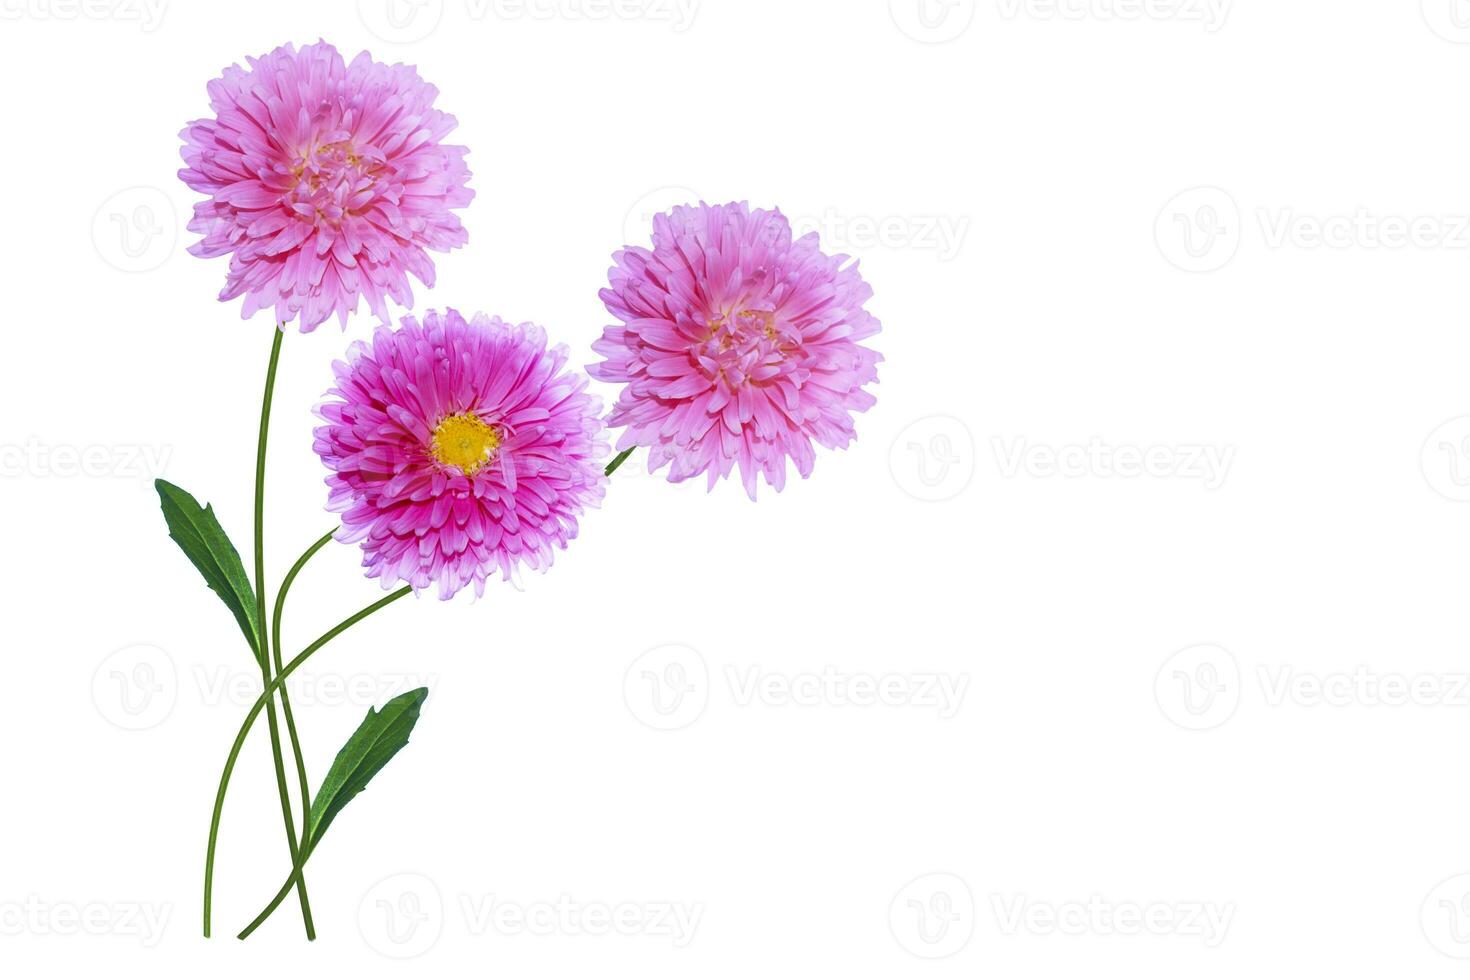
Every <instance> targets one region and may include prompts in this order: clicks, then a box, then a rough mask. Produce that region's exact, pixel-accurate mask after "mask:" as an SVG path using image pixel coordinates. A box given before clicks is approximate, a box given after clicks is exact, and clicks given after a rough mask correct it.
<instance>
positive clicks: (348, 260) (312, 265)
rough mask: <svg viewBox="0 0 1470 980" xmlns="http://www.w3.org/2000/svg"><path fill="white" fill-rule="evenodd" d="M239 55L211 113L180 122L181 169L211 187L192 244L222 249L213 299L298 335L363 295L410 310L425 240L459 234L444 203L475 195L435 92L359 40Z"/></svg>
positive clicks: (427, 276)
mask: <svg viewBox="0 0 1470 980" xmlns="http://www.w3.org/2000/svg"><path fill="white" fill-rule="evenodd" d="M246 61H247V62H248V63H249V68H241V67H239V66H238V65H231V66H230V67H229V68H226V69H225V71H224V74H223V75H222V76H221V77H219V78H217V79H215V80H214V81H212V82H210V83H209V86H208V89H209V100H210V107H211V109H212V110H213V111H214V117H213V118H210V119H200V120H197V121H195V122H192V123H190V124H189V125H188V126H187V127H185V129H184V130H183V132H182V133H180V136H181V137H182V138H183V140H184V146H183V148H182V150H181V153H182V155H183V158H184V162H185V163H186V164H188V166H186V167H185V168H184V169H183V170H180V171H179V177H180V179H182V180H183V181H184V183H185V184H187V185H189V187H190V188H192V189H193V190H196V191H199V192H201V193H204V194H208V195H209V199H208V200H207V201H202V202H200V203H199V204H196V205H195V206H194V219H193V220H192V221H191V222H189V230H190V231H195V232H198V233H200V234H202V235H203V236H204V238H203V240H202V241H200V242H198V243H196V244H194V245H193V246H191V247H190V248H189V251H190V252H192V253H193V254H194V255H198V256H202V257H206V258H208V257H213V256H217V255H229V256H230V268H229V272H228V274H227V275H226V279H225V288H224V290H223V291H222V292H221V293H220V297H219V298H220V299H221V300H226V301H227V300H232V299H234V298H235V297H237V296H244V297H245V302H244V306H243V307H242V309H241V314H242V315H243V316H245V317H249V316H251V315H253V314H254V313H255V312H257V311H258V310H265V309H270V310H274V311H275V317H276V320H277V321H279V322H280V323H282V324H284V323H287V322H290V321H291V320H295V319H297V318H298V317H299V319H300V326H301V330H302V331H303V332H306V331H310V330H313V329H315V328H316V327H317V325H319V324H320V323H322V321H324V320H326V319H327V318H328V317H329V316H331V315H332V314H333V313H335V314H336V315H337V317H338V318H339V319H340V320H341V322H342V325H343V326H344V327H345V326H346V325H347V317H348V314H350V313H353V312H355V311H356V310H357V306H358V300H359V299H360V298H361V299H366V300H367V304H368V308H369V309H370V310H372V312H374V313H376V314H377V315H378V317H379V319H380V320H383V321H384V322H386V321H387V319H388V307H387V302H386V300H388V299H391V300H393V302H394V303H396V304H398V305H399V306H401V307H405V308H407V307H411V306H412V305H413V290H412V288H411V287H410V286H409V282H408V274H409V273H412V274H413V275H414V276H415V277H416V278H417V279H418V280H419V281H420V282H422V283H423V284H424V285H425V286H433V284H434V263H433V262H432V261H431V260H430V259H429V255H428V250H430V249H433V250H434V251H439V252H445V251H448V250H449V249H452V248H456V247H458V246H460V245H463V244H464V243H465V239H466V235H465V230H464V228H463V227H462V226H461V225H460V222H459V218H458V216H456V215H455V214H454V213H453V212H454V209H456V208H463V207H464V206H465V205H467V204H469V202H470V199H471V198H472V197H473V196H474V192H473V191H471V190H469V188H468V187H466V186H465V185H466V183H467V181H468V180H469V178H470V172H469V170H468V169H467V168H466V166H465V153H466V150H465V148H464V147H462V146H451V145H447V144H445V143H444V142H443V140H444V137H445V136H447V135H448V134H449V132H450V131H451V130H452V129H454V127H455V125H456V122H455V119H454V117H453V116H451V115H448V114H446V113H443V112H440V111H439V110H437V109H435V108H434V99H435V97H436V96H437V95H438V90H437V89H435V88H434V86H432V85H430V84H428V83H427V82H425V81H424V80H423V79H421V78H419V76H418V72H417V71H415V70H414V69H413V68H412V67H410V66H407V65H384V64H380V63H378V62H376V61H373V59H372V58H371V57H370V56H369V55H368V53H367V52H365V51H364V52H363V53H361V54H359V55H358V56H357V57H356V58H354V59H353V61H352V64H351V65H348V64H346V63H344V62H343V60H342V56H341V55H340V54H338V53H337V49H336V48H334V47H332V46H331V45H330V44H327V43H326V42H325V41H319V42H317V43H316V44H311V45H307V46H306V47H303V48H302V49H301V50H300V51H297V50H296V49H295V48H294V47H292V46H291V45H289V44H288V45H285V46H284V47H279V48H276V49H275V50H274V51H272V52H271V53H270V54H266V55H262V56H261V57H259V58H247V59H246Z"/></svg>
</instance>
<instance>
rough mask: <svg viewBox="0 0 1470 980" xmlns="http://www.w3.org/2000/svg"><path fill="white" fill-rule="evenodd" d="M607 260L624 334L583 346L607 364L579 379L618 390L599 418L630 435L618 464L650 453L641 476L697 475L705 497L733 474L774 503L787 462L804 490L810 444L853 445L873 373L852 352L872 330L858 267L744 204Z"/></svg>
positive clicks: (666, 224)
mask: <svg viewBox="0 0 1470 980" xmlns="http://www.w3.org/2000/svg"><path fill="white" fill-rule="evenodd" d="M613 260H614V262H615V263H616V265H614V267H613V268H612V270H611V272H610V273H609V276H610V280H611V288H609V289H604V290H603V291H602V293H601V296H602V301H603V303H604V304H605V305H606V306H607V309H608V311H609V312H610V313H612V315H613V316H615V317H617V318H618V319H619V320H620V321H621V322H620V323H619V324H618V325H616V326H610V327H607V328H606V329H605V330H604V331H603V335H602V339H600V340H599V341H597V343H595V344H593V345H592V347H593V350H595V351H596V352H597V353H599V354H601V355H603V356H604V357H606V358H607V360H605V361H603V362H601V363H599V364H595V365H592V366H591V367H590V368H589V369H588V370H589V371H590V372H591V374H592V376H593V377H595V378H598V379H601V380H603V381H612V382H623V383H624V384H625V385H626V387H624V388H623V390H622V393H621V394H620V395H619V397H618V402H617V405H616V406H615V407H614V408H613V412H612V415H611V416H610V417H609V419H608V423H609V424H610V425H612V426H626V428H625V429H624V431H623V434H622V435H621V436H620V437H619V439H618V449H619V450H620V451H621V450H626V449H631V448H633V447H635V446H646V447H648V448H649V450H650V452H649V461H648V467H649V471H650V472H655V471H657V470H659V469H661V468H662V467H663V466H665V465H669V467H670V468H669V480H670V481H672V482H675V483H677V482H679V481H681V480H686V479H688V478H690V477H692V476H697V475H699V474H700V473H706V474H708V479H709V487H710V488H713V487H714V485H715V482H716V481H717V480H719V479H721V478H723V477H727V476H729V475H730V472H731V470H732V469H733V467H734V466H735V464H737V463H738V464H739V465H740V476H741V479H742V480H743V482H744V484H745V490H746V493H748V494H750V498H751V499H752V500H754V499H755V491H756V474H757V473H763V474H765V478H766V482H767V483H768V484H769V485H770V486H772V487H774V488H775V489H776V490H778V491H779V490H780V489H781V488H782V487H783V486H785V484H786V460H787V458H788V457H789V458H791V459H792V460H794V461H795V463H796V470H797V472H798V473H800V474H801V475H802V477H803V478H805V477H807V476H810V475H811V472H812V466H813V463H814V462H815V452H814V450H813V448H812V443H814V442H815V443H816V444H817V445H819V446H823V447H826V448H828V449H841V448H845V447H846V446H847V445H848V444H849V443H850V442H851V441H852V439H853V438H854V432H853V420H852V413H853V412H862V411H865V410H867V408H868V407H869V406H871V405H872V404H873V402H874V398H873V396H872V395H871V394H869V393H868V392H866V391H864V390H863V386H864V385H866V384H869V383H870V382H873V381H876V380H877V364H878V362H879V361H880V360H882V357H881V356H880V355H879V354H878V353H876V352H875V351H872V350H870V349H868V348H866V347H863V346H861V345H860V344H859V343H858V341H860V340H862V339H864V338H866V337H871V336H872V335H873V334H876V333H877V332H878V330H879V326H880V325H879V323H878V321H877V320H876V319H875V318H874V317H872V316H870V315H869V314H868V313H867V312H866V311H865V310H864V309H863V303H865V302H866V301H867V300H868V298H869V297H871V296H872V294H873V291H872V289H870V288H869V287H868V284H867V283H865V282H864V281H863V279H862V276H860V275H859V274H858V270H857V263H856V262H851V263H849V261H848V257H847V256H845V255H837V256H829V255H826V254H824V253H823V252H822V251H821V249H820V248H819V247H818V241H817V235H816V234H815V233H813V234H810V235H806V236H804V237H802V238H800V239H798V240H796V241H793V240H792V237H791V226H790V224H788V223H787V221H786V218H785V217H784V216H783V215H782V214H781V213H780V212H779V211H762V210H756V211H752V210H750V208H749V206H748V205H746V204H743V203H742V204H725V205H720V206H714V207H712V206H710V205H706V204H700V205H699V206H698V207H678V208H675V209H674V210H673V212H672V213H671V214H666V215H659V216H658V217H656V218H654V221H653V249H652V251H650V250H649V249H646V248H637V247H628V248H625V249H624V250H622V251H620V252H618V253H617V254H616V255H614V256H613Z"/></svg>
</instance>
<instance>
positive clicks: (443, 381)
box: [314, 310, 609, 599]
mask: <svg viewBox="0 0 1470 980" xmlns="http://www.w3.org/2000/svg"><path fill="white" fill-rule="evenodd" d="M567 356H568V354H567V350H566V348H565V347H562V346H557V347H554V348H552V349H550V350H547V347H546V333H545V331H543V330H542V329H541V328H540V327H538V326H536V325H535V324H531V323H522V324H518V325H516V326H511V325H510V324H508V323H505V322H503V321H502V320H500V318H499V317H494V318H492V317H487V316H485V315H484V314H476V315H475V318H474V319H473V320H470V321H468V322H467V321H466V320H465V318H464V317H462V316H460V314H458V313H457V312H455V311H454V310H446V311H445V312H444V314H443V315H442V316H441V315H440V314H438V313H435V312H430V313H428V314H426V315H425V317H424V322H423V324H422V325H420V324H419V323H418V321H416V320H415V319H414V318H413V317H405V318H404V319H403V324H402V327H401V328H400V329H398V330H390V329H388V328H387V327H382V328H379V329H378V331H377V333H376V334H375V335H374V336H373V339H372V343H371V345H369V344H367V343H364V342H361V341H359V342H358V343H356V344H354V345H353V346H352V348H351V350H350V351H349V353H348V360H347V362H346V363H343V362H340V361H339V362H337V364H336V365H335V366H334V371H335V373H336V377H337V386H336V387H335V388H334V389H332V390H331V391H330V392H328V395H329V396H335V400H328V401H326V402H323V403H322V404H321V405H320V406H318V408H317V414H318V415H319V416H321V418H322V419H323V420H324V421H325V422H326V423H327V424H326V425H323V426H320V427H319V428H317V430H316V443H315V447H314V448H315V449H316V452H317V455H319V456H320V457H321V458H322V462H324V463H326V464H327V468H328V469H330V470H331V471H332V472H331V475H329V476H328V477H327V486H328V487H330V488H331V494H330V497H329V502H328V505H327V506H328V508H329V509H330V510H333V511H338V512H340V513H341V514H342V530H341V532H339V534H338V539H339V540H341V541H361V542H362V548H363V553H364V556H363V565H364V567H366V568H367V569H368V573H367V574H368V577H369V578H376V579H379V580H380V581H381V582H382V585H383V587H384V588H385V589H391V588H394V587H395V586H397V585H398V583H400V582H404V583H407V584H408V585H411V586H413V587H414V589H415V590H422V589H427V588H428V587H429V586H430V585H432V584H435V583H437V584H438V586H439V596H440V598H443V599H448V598H449V597H450V596H452V595H454V594H455V593H456V592H458V591H459V590H460V589H462V588H464V587H465V586H466V585H469V584H470V583H471V582H473V583H474V585H475V592H476V594H481V595H483V594H484V590H485V580H486V579H487V578H488V577H489V576H490V575H491V574H493V573H494V572H495V571H496V570H497V569H498V570H499V571H500V572H501V574H502V575H503V576H504V577H505V578H506V579H510V578H511V577H512V575H513V573H514V572H515V571H516V569H517V566H518V565H521V564H523V565H526V566H527V567H530V568H533V569H538V570H541V569H545V568H547V567H548V566H550V565H551V561H552V547H553V546H555V547H558V548H565V547H566V545H567V542H568V541H570V540H571V539H572V538H575V537H576V536H577V518H578V516H579V515H580V514H581V513H582V509H583V508H584V507H592V506H596V505H597V504H598V503H599V502H600V501H601V500H602V495H603V490H604V487H605V485H606V482H607V478H606V477H605V476H603V473H602V465H601V462H600V461H601V460H602V458H603V457H605V456H606V455H607V454H608V452H609V447H608V445H607V443H606V441H605V440H604V439H603V436H602V433H603V424H602V421H601V419H600V417H599V416H600V413H601V411H602V402H601V400H600V399H598V398H597V397H596V396H594V395H590V394H588V393H587V390H586V389H587V383H588V382H587V379H586V378H585V377H584V376H582V375H581V374H578V373H575V372H572V371H565V370H563V368H564V367H565V366H566V362H567Z"/></svg>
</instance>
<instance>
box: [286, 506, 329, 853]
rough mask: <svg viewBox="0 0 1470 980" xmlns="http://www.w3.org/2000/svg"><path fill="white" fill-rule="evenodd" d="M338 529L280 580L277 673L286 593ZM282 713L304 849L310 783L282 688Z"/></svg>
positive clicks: (311, 548) (287, 701)
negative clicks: (298, 795)
mask: <svg viewBox="0 0 1470 980" xmlns="http://www.w3.org/2000/svg"><path fill="white" fill-rule="evenodd" d="M336 533H337V531H336V529H335V528H333V529H332V530H330V531H328V532H327V533H326V534H324V535H322V536H321V537H320V538H319V539H317V541H316V543H315V544H313V545H312V546H311V547H310V548H307V549H306V551H305V552H304V553H303V554H302V556H301V557H300V558H298V559H296V564H294V565H292V566H291V570H290V571H289V572H287V573H286V577H285V578H284V579H282V580H281V591H280V592H279V593H277V594H276V609H275V614H274V615H273V616H272V617H271V651H272V654H273V655H274V658H275V667H276V673H278V674H279V673H280V672H281V617H282V613H283V612H284V610H285V608H286V593H288V592H290V591H291V584H292V583H293V582H295V581H296V576H297V575H299V574H301V570H302V569H303V568H305V567H306V563H307V562H309V561H311V558H312V556H313V555H315V554H316V553H317V552H318V551H321V550H322V549H323V548H325V547H326V546H327V544H328V543H330V542H331V540H332V535H334V534H336ZM281 712H282V714H284V715H285V718H286V734H287V736H288V737H289V739H290V742H291V754H292V755H293V756H295V758H296V782H297V785H298V787H299V788H300V790H301V837H302V840H303V846H304V842H305V838H306V827H307V822H308V821H309V820H310V819H311V781H310V780H309V779H307V778H306V760H305V759H303V758H302V755H301V739H300V738H298V737H297V735H296V718H295V717H294V716H293V715H292V713H291V695H290V689H289V688H285V687H283V688H281Z"/></svg>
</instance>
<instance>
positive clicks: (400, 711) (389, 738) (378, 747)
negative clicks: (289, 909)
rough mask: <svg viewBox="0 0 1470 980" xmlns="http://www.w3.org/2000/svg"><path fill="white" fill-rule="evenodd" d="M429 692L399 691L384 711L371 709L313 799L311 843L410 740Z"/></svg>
mask: <svg viewBox="0 0 1470 980" xmlns="http://www.w3.org/2000/svg"><path fill="white" fill-rule="evenodd" d="M428 696H429V689H428V688H427V687H421V688H419V689H418V690H416V691H409V692H408V693H407V694H400V695H399V696H398V697H396V698H394V699H393V700H392V701H389V702H388V703H387V704H385V705H383V709H382V710H381V711H374V710H373V709H372V708H369V709H368V713H367V717H366V718H364V719H363V720H362V724H361V725H359V726H357V731H355V732H353V733H352V737H351V738H349V739H348V740H347V744H346V745H344V746H342V751H341V752H338V753H337V758H336V759H335V760H333V762H332V768H331V769H329V770H327V777H326V778H325V779H323V780H322V788H321V789H320V790H318V791H317V794H316V798H315V799H313V800H312V801H311V827H310V830H309V831H308V832H307V835H306V838H307V840H308V841H310V846H311V847H316V845H317V843H318V842H319V841H320V840H321V837H322V834H324V833H325V832H326V830H327V827H328V826H329V825H330V824H331V823H332V821H333V820H334V819H336V816H337V814H339V813H341V812H342V808H343V807H344V806H346V805H347V804H348V803H350V802H351V801H352V798H353V797H354V796H356V795H357V794H358V793H361V792H362V791H363V790H364V789H366V788H367V784H368V782H369V781H370V780H371V779H372V778H373V777H374V776H376V775H377V774H378V770H380V769H382V768H383V767H384V766H386V765H387V764H388V760H389V759H391V758H393V757H394V756H395V755H397V754H398V750H399V749H401V748H403V747H404V746H405V745H407V744H408V735H409V733H410V732H412V731H413V726H414V725H415V724H417V723H418V720H419V709H421V708H422V707H423V706H424V699H425V698H427V697H428Z"/></svg>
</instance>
